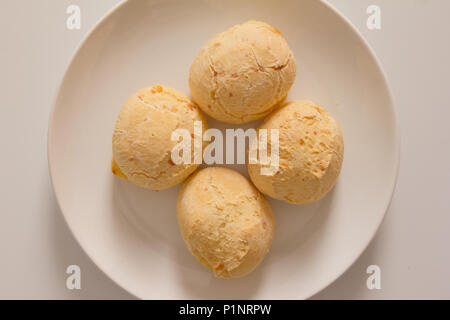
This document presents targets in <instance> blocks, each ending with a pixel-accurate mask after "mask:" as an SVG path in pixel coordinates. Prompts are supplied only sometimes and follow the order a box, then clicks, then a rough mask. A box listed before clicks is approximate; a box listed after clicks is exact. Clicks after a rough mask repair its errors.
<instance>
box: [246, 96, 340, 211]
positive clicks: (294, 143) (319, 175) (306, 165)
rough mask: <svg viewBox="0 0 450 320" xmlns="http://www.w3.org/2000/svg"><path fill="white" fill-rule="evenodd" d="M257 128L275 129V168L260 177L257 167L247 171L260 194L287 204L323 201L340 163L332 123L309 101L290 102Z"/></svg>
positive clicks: (335, 125)
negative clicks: (278, 159) (277, 156)
mask: <svg viewBox="0 0 450 320" xmlns="http://www.w3.org/2000/svg"><path fill="white" fill-rule="evenodd" d="M259 129H279V156H280V161H279V169H278V171H277V172H276V173H275V175H273V176H264V175H261V174H260V172H261V165H260V164H249V165H248V172H249V175H250V178H251V180H252V181H253V183H254V184H255V186H256V187H257V188H258V189H259V191H261V192H262V193H264V194H266V195H269V196H271V197H272V198H275V199H278V200H284V201H287V202H290V203H295V204H303V203H310V202H314V201H317V200H320V199H321V198H323V197H324V196H325V195H326V194H327V193H328V192H329V191H330V190H331V189H332V187H333V186H334V184H335V182H336V180H337V178H338V176H339V173H340V170H341V166H342V162H343V157H344V140H343V137H342V132H341V128H340V127H339V124H338V123H337V122H336V120H334V119H333V117H332V116H331V115H330V114H329V113H328V112H327V111H325V110H324V109H322V108H321V107H320V106H318V105H317V104H316V103H314V102H311V101H300V100H297V101H290V102H286V103H284V104H283V105H281V106H280V108H279V109H277V110H276V111H275V112H274V113H272V114H271V115H270V116H268V117H267V118H266V119H265V120H264V122H263V123H262V124H261V125H260V126H259V128H258V130H259Z"/></svg>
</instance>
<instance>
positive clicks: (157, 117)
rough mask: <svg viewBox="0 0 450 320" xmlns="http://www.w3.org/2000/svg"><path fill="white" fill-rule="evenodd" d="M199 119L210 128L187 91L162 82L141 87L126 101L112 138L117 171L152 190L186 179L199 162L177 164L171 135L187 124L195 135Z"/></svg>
mask: <svg viewBox="0 0 450 320" xmlns="http://www.w3.org/2000/svg"><path fill="white" fill-rule="evenodd" d="M196 120H198V121H202V125H203V130H205V129H206V128H207V123H206V120H205V118H204V117H203V115H202V114H201V111H200V110H199V108H198V107H197V106H196V105H195V103H194V102H192V101H190V100H189V98H188V97H187V96H185V95H184V94H182V93H180V92H178V91H176V90H174V89H171V88H168V87H165V86H161V85H154V86H152V87H150V88H144V89H141V90H139V91H138V92H136V93H135V94H133V95H132V96H131V97H130V98H129V99H128V101H127V102H125V104H124V106H123V107H122V109H121V110H120V113H119V116H118V118H117V122H116V125H115V128H114V133H113V139H112V147H113V148H112V149H113V162H112V171H113V173H114V174H115V175H116V176H118V177H119V178H122V179H124V180H128V181H130V182H132V183H134V184H136V185H138V186H141V187H144V188H148V189H151V190H163V189H167V188H170V187H172V186H174V185H176V184H178V183H180V182H182V181H184V180H185V179H186V178H187V177H188V176H189V175H190V174H191V173H192V172H194V170H195V169H196V168H197V167H198V165H197V164H180V165H176V164H174V162H173V161H172V160H171V151H172V149H173V147H174V146H175V145H176V144H177V141H172V140H171V135H172V132H173V131H174V130H175V129H178V128H184V129H187V130H189V132H190V133H191V135H192V136H193V135H194V121H196ZM200 139H201V137H200ZM192 140H193V139H192ZM192 150H194V149H193V142H192ZM192 154H193V152H192Z"/></svg>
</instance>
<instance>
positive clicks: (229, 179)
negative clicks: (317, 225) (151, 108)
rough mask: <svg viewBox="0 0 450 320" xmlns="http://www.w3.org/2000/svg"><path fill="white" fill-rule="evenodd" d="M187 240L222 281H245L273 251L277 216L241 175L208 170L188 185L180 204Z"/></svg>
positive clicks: (179, 201)
mask: <svg viewBox="0 0 450 320" xmlns="http://www.w3.org/2000/svg"><path fill="white" fill-rule="evenodd" d="M177 218H178V223H179V226H180V230H181V235H182V237H183V239H184V241H185V242H186V245H187V247H188V248H189V250H190V251H191V252H192V254H193V255H194V256H195V257H197V259H198V260H199V261H200V262H201V263H203V264H204V265H205V266H206V267H208V268H209V269H211V270H212V271H213V273H214V275H215V276H216V277H220V278H235V277H241V276H244V275H246V274H248V273H249V272H251V271H252V270H254V269H255V268H256V266H258V265H259V264H260V263H261V261H262V260H263V258H264V257H265V256H266V254H267V252H268V251H269V248H270V245H271V243H272V238H273V233H274V216H273V214H272V209H271V208H270V205H269V203H268V202H267V200H266V199H265V198H264V196H263V195H262V194H261V193H260V192H259V191H258V190H257V189H256V188H255V187H254V186H253V185H252V184H251V183H250V181H248V180H247V179H246V178H245V177H244V176H242V175H241V174H240V173H238V172H236V171H234V170H231V169H227V168H222V167H208V168H206V169H202V170H200V171H198V172H196V173H194V174H193V175H192V176H191V177H189V179H188V180H187V181H186V182H185V183H184V185H183V187H182V188H181V190H180V193H179V195H178V200H177Z"/></svg>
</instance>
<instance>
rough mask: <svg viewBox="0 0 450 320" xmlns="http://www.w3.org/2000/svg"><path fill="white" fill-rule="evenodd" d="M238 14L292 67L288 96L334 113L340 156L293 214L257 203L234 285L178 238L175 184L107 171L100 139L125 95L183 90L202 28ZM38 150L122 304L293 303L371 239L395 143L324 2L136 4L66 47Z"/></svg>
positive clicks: (376, 74) (377, 74) (379, 99)
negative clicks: (274, 42)
mask: <svg viewBox="0 0 450 320" xmlns="http://www.w3.org/2000/svg"><path fill="white" fill-rule="evenodd" d="M249 19H257V20H263V21H266V22H268V23H270V24H272V25H274V26H276V27H277V28H278V29H280V30H281V31H282V32H283V34H284V36H285V37H286V38H287V40H288V42H289V44H290V46H291V48H292V50H293V52H294V54H295V57H296V60H297V64H298V76H297V79H296V83H295V85H294V87H293V88H292V90H291V92H290V95H289V99H311V100H315V101H316V102H318V103H319V104H320V105H322V106H323V107H325V108H326V109H328V110H329V111H330V112H331V113H332V114H333V115H334V116H335V117H336V118H337V120H338V121H339V122H340V124H341V126H342V128H343V132H344V139H345V157H344V165H343V169H342V173H341V176H340V178H339V181H338V183H337V185H336V187H335V188H334V189H333V191H332V192H330V194H329V195H327V197H326V198H325V199H323V200H322V201H320V202H318V203H315V204H313V205H308V206H294V205H288V204H285V203H282V202H279V201H273V200H271V204H272V207H273V210H274V212H275V214H276V232H275V239H274V242H273V245H272V248H271V251H270V253H269V254H268V256H267V258H266V259H265V260H264V262H263V263H262V264H261V266H260V267H258V268H257V269H256V270H255V271H254V272H253V273H252V274H250V275H249V276H247V277H244V278H241V279H234V280H221V279H216V278H214V277H213V276H212V275H211V273H210V272H209V271H208V270H206V269H205V268H204V267H203V266H202V265H201V264H200V263H198V262H197V261H196V259H195V258H194V257H193V256H192V255H191V254H190V253H189V252H188V250H187V249H186V247H185V245H184V243H183V241H182V239H181V236H180V233H179V230H178V225H177V222H176V217H175V199H176V195H177V191H178V187H175V188H172V189H170V190H168V191H164V192H158V193H157V192H152V191H149V190H144V189H140V188H138V187H135V186H133V185H131V184H129V183H126V182H123V181H119V180H118V179H116V178H114V177H113V175H112V174H111V169H110V161H111V135H112V131H113V127H114V123H115V120H116V116H117V114H118V112H119V110H120V108H121V106H122V104H123V103H124V101H125V100H126V98H127V97H128V96H129V95H130V94H132V93H133V92H134V91H136V90H137V89H140V88H141V87H145V86H148V85H152V84H156V83H162V84H165V85H168V86H170V87H173V88H176V89H178V90H180V91H182V92H185V93H187V94H189V90H188V85H187V78H188V70H189V66H190V64H191V62H192V60H193V59H194V57H195V55H196V54H197V52H198V50H199V49H200V48H201V47H202V46H203V45H204V44H205V43H206V41H207V40H208V39H209V38H211V37H212V36H213V35H214V34H215V33H218V32H221V31H223V30H225V29H226V28H228V27H231V26H232V25H234V24H237V23H241V22H244V21H246V20H249ZM210 124H211V125H212V126H216V125H218V124H217V122H213V121H211V122H210ZM221 127H222V128H223V127H224V126H223V125H221ZM48 152H49V163H50V170H51V176H52V181H53V187H54V189H55V193H56V196H57V199H58V202H59V205H60V207H61V210H62V212H63V215H64V217H65V219H66V221H67V223H68V225H69V227H70V229H71V230H72V232H73V234H74V235H75V237H76V238H77V240H78V241H79V243H80V245H81V246H82V247H83V249H84V250H85V251H86V253H87V254H88V255H89V256H90V257H91V258H92V260H93V261H94V262H95V263H96V264H97V265H98V266H99V267H100V268H101V269H102V270H103V271H104V272H105V273H106V274H107V275H108V276H109V277H111V278H112V279H113V280H114V281H115V282H117V283H118V284H119V285H120V286H122V287H123V288H125V289H126V290H127V291H129V292H130V293H132V294H134V295H135V296H137V297H140V298H147V299H173V298H184V299H195V298H205V299H213V298H216V299H228V298H235V299H245V298H255V299H283V298H285V299H291V298H292V299H294V298H308V297H310V296H312V295H313V294H315V293H317V292H318V291H320V290H321V289H323V288H325V287H326V286H327V285H329V284H330V283H331V282H332V281H334V280H335V279H336V278H337V277H339V276H340V275H341V274H342V273H343V272H344V271H345V270H346V269H347V268H348V267H349V266H350V265H351V264H352V263H353V262H354V261H355V260H356V259H357V258H358V256H359V255H360V254H361V253H362V252H363V250H364V249H365V248H366V246H367V245H368V243H369V242H370V240H371V239H372V237H373V236H374V234H375V232H376V230H377V228H378V226H379V225H380V223H381V221H382V219H383V216H384V214H385V211H386V209H387V206H388V205H389V201H390V198H391V195H392V192H393V188H394V185H395V181H396V176H397V169H398V156H399V136H398V130H397V126H396V120H395V112H394V108H393V103H392V98H391V95H390V93H389V89H388V86H387V84H386V80H385V77H384V75H383V72H382V70H381V68H380V65H379V63H378V61H377V59H376V58H375V56H374V54H373V53H372V51H371V50H370V49H369V47H368V45H367V44H366V43H365V41H364V40H363V39H362V38H361V36H360V35H359V34H358V33H357V32H356V31H355V29H354V28H353V27H352V26H351V25H350V24H349V23H348V22H347V21H346V20H345V19H344V18H343V17H342V16H340V15H339V14H338V13H337V12H336V11H335V10H334V9H332V8H331V7H329V6H328V5H327V4H325V3H322V2H320V1H317V0H304V1H299V0H283V1H280V0H278V1H261V0H253V1H242V0H224V1H213V0H190V1H185V0H171V1H157V0H154V1H150V0H149V1H129V2H125V3H123V4H121V5H120V6H118V7H117V8H116V9H115V10H113V11H112V12H111V13H110V14H109V15H108V16H107V17H105V18H104V19H103V20H102V21H101V22H100V23H99V24H98V25H97V26H96V27H95V29H94V30H93V31H92V32H91V33H90V35H89V36H88V37H87V39H86V40H85V41H84V42H83V44H82V45H81V47H80V48H79V50H78V52H77V53H76V55H75V56H74V58H73V60H72V62H71V64H70V66H69V68H68V70H67V72H66V74H65V76H64V79H63V81H62V85H61V88H60V90H59V94H58V96H57V99H56V102H55V106H54V110H53V114H52V116H51V120H50V129H49V140H48ZM238 169H239V170H241V171H242V172H245V167H243V166H240V167H239V168H238Z"/></svg>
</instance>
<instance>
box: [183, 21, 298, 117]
mask: <svg viewBox="0 0 450 320" xmlns="http://www.w3.org/2000/svg"><path fill="white" fill-rule="evenodd" d="M295 76H296V63H295V59H294V55H293V53H292V51H291V50H290V48H289V46H288V44H287V42H286V40H285V39H284V38H283V36H282V35H281V33H280V32H279V31H278V30H276V29H275V28H273V27H272V26H270V25H268V24H266V23H264V22H259V21H248V22H246V23H244V24H240V25H236V26H234V27H232V28H230V29H228V30H227V31H225V32H223V33H220V34H218V35H216V36H214V37H213V38H212V39H211V40H210V41H209V42H208V43H207V44H206V45H205V47H203V48H202V49H201V50H200V52H199V54H198V55H197V57H196V58H195V60H194V62H193V63H192V65H191V68H190V75H189V86H190V89H191V94H192V97H193V99H194V101H195V102H196V103H197V104H198V105H199V106H200V108H201V109H202V110H203V111H204V112H205V113H207V114H208V115H209V116H211V117H213V118H214V119H217V120H220V121H223V122H227V123H235V124H240V123H246V122H250V121H253V120H257V119H259V118H262V117H264V116H265V115H267V114H268V113H270V112H271V111H272V110H273V109H274V108H275V106H276V105H277V104H278V103H280V102H281V101H283V100H284V98H285V97H286V96H287V94H288V92H289V90H290V88H291V87H292V85H293V83H294V80H295Z"/></svg>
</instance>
